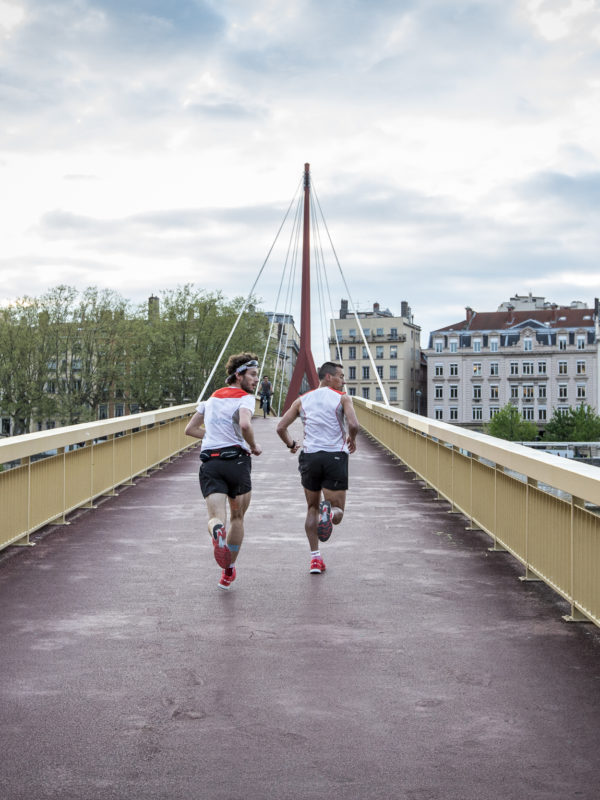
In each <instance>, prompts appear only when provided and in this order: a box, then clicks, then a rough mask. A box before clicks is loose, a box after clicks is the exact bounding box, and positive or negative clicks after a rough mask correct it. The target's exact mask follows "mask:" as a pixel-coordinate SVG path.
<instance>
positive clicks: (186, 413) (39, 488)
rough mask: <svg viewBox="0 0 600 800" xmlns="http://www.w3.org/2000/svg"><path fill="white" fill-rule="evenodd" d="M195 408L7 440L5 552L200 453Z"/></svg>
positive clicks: (2, 513) (2, 483) (0, 461)
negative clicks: (191, 428)
mask: <svg viewBox="0 0 600 800" xmlns="http://www.w3.org/2000/svg"><path fill="white" fill-rule="evenodd" d="M195 406H196V404H195V403H192V404H187V405H181V406H173V407H171V408H162V409H158V410H157V411H148V412H145V413H143V414H135V415H132V416H127V417H116V418H113V419H108V420H101V421H99V422H89V423H84V424H82V425H72V426H69V427H66V428H56V429H54V430H49V431H40V432H39V433H30V434H25V435H23V436H13V437H12V438H8V439H2V440H0V465H2V467H3V469H2V471H1V472H0V549H2V548H4V547H7V546H8V545H11V544H21V545H27V544H30V541H29V535H30V534H31V533H33V532H34V531H36V530H39V528H41V527H43V526H44V525H47V524H48V523H51V522H53V523H57V522H58V523H60V522H62V523H66V519H65V517H66V515H67V514H68V513H69V512H71V511H74V510H75V509H76V508H82V507H93V503H94V500H96V499H97V498H99V497H101V496H103V495H110V494H114V493H115V489H116V487H117V486H122V485H124V484H130V483H132V481H133V478H135V477H136V476H139V475H145V474H147V473H148V470H151V469H153V468H156V467H158V466H159V465H160V464H161V463H163V462H166V461H169V460H170V459H172V458H173V457H174V456H177V455H178V454H179V453H181V452H182V451H184V450H187V449H189V448H191V447H195V446H196V445H197V444H198V441H197V440H196V439H191V438H190V437H189V436H186V435H185V433H184V430H185V426H186V424H187V421H188V419H189V418H190V417H191V416H192V414H193V413H194V411H195Z"/></svg>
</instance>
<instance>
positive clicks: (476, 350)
mask: <svg viewBox="0 0 600 800" xmlns="http://www.w3.org/2000/svg"><path fill="white" fill-rule="evenodd" d="M473 352H474V353H481V339H473Z"/></svg>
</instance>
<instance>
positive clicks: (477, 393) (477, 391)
mask: <svg viewBox="0 0 600 800" xmlns="http://www.w3.org/2000/svg"><path fill="white" fill-rule="evenodd" d="M473 400H481V386H480V385H479V384H477V385H476V386H473Z"/></svg>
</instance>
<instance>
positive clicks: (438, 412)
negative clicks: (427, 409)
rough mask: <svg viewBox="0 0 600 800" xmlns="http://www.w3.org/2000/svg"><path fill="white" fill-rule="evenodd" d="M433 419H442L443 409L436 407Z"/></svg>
mask: <svg viewBox="0 0 600 800" xmlns="http://www.w3.org/2000/svg"><path fill="white" fill-rule="evenodd" d="M435 418H436V419H444V411H443V409H441V408H439V406H436V409H435Z"/></svg>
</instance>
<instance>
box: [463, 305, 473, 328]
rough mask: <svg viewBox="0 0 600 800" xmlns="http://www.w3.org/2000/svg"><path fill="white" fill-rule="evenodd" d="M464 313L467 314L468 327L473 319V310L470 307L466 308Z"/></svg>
mask: <svg viewBox="0 0 600 800" xmlns="http://www.w3.org/2000/svg"><path fill="white" fill-rule="evenodd" d="M465 311H466V312H467V325H469V323H470V322H471V320H472V319H473V309H472V308H471V306H467V307H466V308H465Z"/></svg>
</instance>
